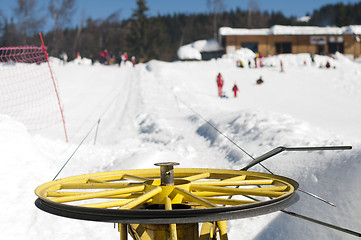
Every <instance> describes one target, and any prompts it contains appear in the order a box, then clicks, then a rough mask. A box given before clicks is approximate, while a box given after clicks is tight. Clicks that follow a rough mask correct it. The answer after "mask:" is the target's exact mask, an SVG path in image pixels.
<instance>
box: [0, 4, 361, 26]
mask: <svg viewBox="0 0 361 240" xmlns="http://www.w3.org/2000/svg"><path fill="white" fill-rule="evenodd" d="M37 1H38V6H39V8H43V11H42V14H45V12H46V11H45V9H46V8H47V5H48V3H49V0H37ZM223 1H224V5H225V7H226V10H230V9H236V8H237V7H239V8H241V9H247V6H248V2H249V0H223ZM360 1H361V0H343V1H341V0H257V2H258V5H259V8H260V9H261V11H266V10H267V11H269V12H271V11H281V12H283V13H284V14H285V15H286V16H291V15H293V16H296V17H302V16H304V15H305V14H306V13H307V12H308V13H312V12H313V10H314V9H318V8H319V7H321V6H323V5H326V4H336V3H338V2H343V3H345V4H347V3H357V2H360ZM76 2H77V11H76V13H75V16H74V18H73V22H72V23H71V25H72V26H75V25H79V23H80V21H81V19H87V18H88V17H92V18H93V19H96V18H102V19H104V18H106V17H107V16H109V15H110V14H112V13H114V12H116V11H120V13H121V14H120V17H121V18H129V17H130V16H131V14H132V12H133V10H134V9H135V8H136V0H76ZM15 5H16V0H0V9H1V11H2V12H3V13H4V14H5V15H6V16H8V17H9V16H11V15H12V9H13V8H14V6H15ZM147 5H148V7H149V12H148V15H150V16H154V15H157V14H161V15H164V14H168V13H170V14H172V13H199V12H209V8H208V6H207V0H147ZM49 21H50V20H49Z"/></svg>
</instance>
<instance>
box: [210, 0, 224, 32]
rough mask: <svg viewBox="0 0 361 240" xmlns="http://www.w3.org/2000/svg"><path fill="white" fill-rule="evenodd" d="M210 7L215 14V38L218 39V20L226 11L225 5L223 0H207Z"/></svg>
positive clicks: (213, 25)
mask: <svg viewBox="0 0 361 240" xmlns="http://www.w3.org/2000/svg"><path fill="white" fill-rule="evenodd" d="M207 5H208V8H210V9H211V10H212V14H213V23H212V27H213V38H214V39H217V22H218V19H219V16H220V14H221V13H222V12H223V11H225V5H224V2H223V0H207Z"/></svg>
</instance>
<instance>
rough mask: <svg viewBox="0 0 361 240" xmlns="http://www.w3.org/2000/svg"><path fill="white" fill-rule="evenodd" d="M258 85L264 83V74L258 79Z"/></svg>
mask: <svg viewBox="0 0 361 240" xmlns="http://www.w3.org/2000/svg"><path fill="white" fill-rule="evenodd" d="M256 83H257V84H258V85H261V84H262V83H263V79H262V76H260V77H259V79H258V80H257V81H256Z"/></svg>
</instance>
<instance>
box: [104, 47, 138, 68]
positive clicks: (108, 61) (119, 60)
mask: <svg viewBox="0 0 361 240" xmlns="http://www.w3.org/2000/svg"><path fill="white" fill-rule="evenodd" d="M99 58H100V59H99V62H100V63H101V64H105V65H113V64H118V65H119V67H120V66H121V65H123V64H125V63H126V62H127V61H129V60H130V61H131V62H132V64H133V67H134V66H135V57H134V56H132V57H131V58H130V59H129V56H128V54H127V52H121V51H120V52H119V53H118V55H117V56H115V55H114V54H113V53H112V52H110V53H109V52H108V50H107V49H104V51H102V52H100V53H99Z"/></svg>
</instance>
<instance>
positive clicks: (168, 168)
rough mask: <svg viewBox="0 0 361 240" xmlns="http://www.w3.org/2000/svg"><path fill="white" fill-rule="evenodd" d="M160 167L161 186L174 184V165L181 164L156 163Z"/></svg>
mask: <svg viewBox="0 0 361 240" xmlns="http://www.w3.org/2000/svg"><path fill="white" fill-rule="evenodd" d="M154 165H155V166H159V167H160V182H161V186H173V185H174V171H173V166H176V165H179V163H177V162H161V163H156V164H154Z"/></svg>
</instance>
